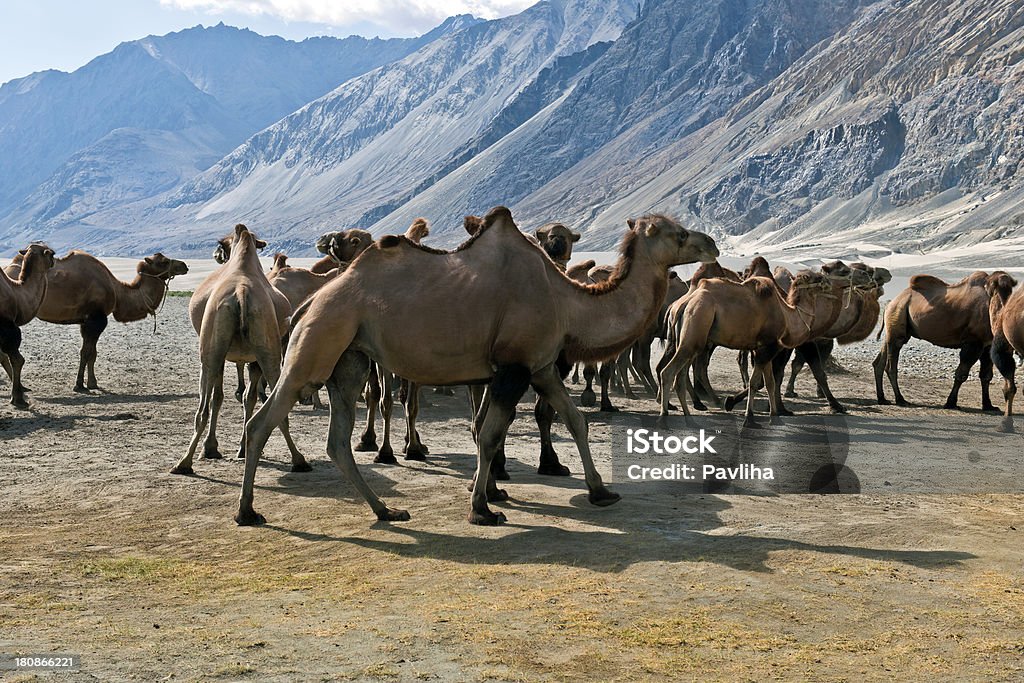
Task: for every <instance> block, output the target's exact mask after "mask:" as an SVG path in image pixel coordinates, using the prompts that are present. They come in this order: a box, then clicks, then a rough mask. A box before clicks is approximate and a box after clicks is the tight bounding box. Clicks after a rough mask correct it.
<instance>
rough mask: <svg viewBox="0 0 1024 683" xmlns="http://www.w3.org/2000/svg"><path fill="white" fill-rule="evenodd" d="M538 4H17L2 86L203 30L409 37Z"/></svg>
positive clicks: (5, 40)
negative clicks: (457, 17) (149, 40)
mask: <svg viewBox="0 0 1024 683" xmlns="http://www.w3.org/2000/svg"><path fill="white" fill-rule="evenodd" d="M535 1H536V0H94V1H91V2H81V1H80V0H29V1H23V0H12V1H4V2H3V3H2V5H0V83H6V82H7V81H9V80H11V79H14V78H20V77H22V76H27V75H28V74H30V73H33V72H35V71H43V70H45V69H59V70H61V71H74V70H75V69H77V68H78V67H80V66H83V65H85V64H86V63H87V62H88V61H89V60H91V59H92V58H94V57H98V56H99V55H101V54H105V53H107V52H110V51H111V50H112V49H114V47H116V46H117V45H118V44H119V43H122V42H125V41H128V40H136V39H138V38H142V37H144V36H147V35H163V34H165V33H170V32H171V31H179V30H181V29H183V28H188V27H190V26H195V25H197V24H203V25H204V26H212V25H214V24H216V23H218V22H221V21H223V22H224V23H225V24H230V25H232V26H238V27H243V28H249V29H252V30H253V31H256V32H257V33H261V34H264V35H279V36H283V37H285V38H290V39H292V40H301V39H303V38H308V37H309V36H323V35H330V36H339V37H344V36H348V35H351V34H353V33H355V34H359V35H364V36H367V37H372V36H378V35H379V36H381V37H394V36H412V35H419V34H421V33H425V32H426V31H429V30H430V29H431V28H433V27H434V26H436V25H438V24H440V23H441V22H442V21H443V20H444V19H445V18H446V17H449V16H452V15H454V14H465V13H469V14H474V15H476V16H478V17H482V18H485V19H493V18H495V17H499V16H506V15H508V14H514V13H515V12H518V11H520V10H522V9H525V8H526V7H527V6H529V5H531V4H533V2H535Z"/></svg>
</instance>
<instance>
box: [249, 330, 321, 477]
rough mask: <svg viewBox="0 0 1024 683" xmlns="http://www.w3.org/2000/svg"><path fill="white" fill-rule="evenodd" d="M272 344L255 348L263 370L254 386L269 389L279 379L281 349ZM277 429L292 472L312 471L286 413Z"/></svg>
mask: <svg viewBox="0 0 1024 683" xmlns="http://www.w3.org/2000/svg"><path fill="white" fill-rule="evenodd" d="M273 344H274V342H268V344H267V346H265V347H263V348H261V349H256V361H257V363H258V364H259V367H260V370H261V371H262V372H263V381H262V382H254V384H256V386H261V387H262V386H265V387H267V388H269V389H271V390H273V388H274V387H275V386H277V383H278V381H279V380H280V379H281V349H280V347H277V348H275V347H274V346H273ZM269 398H270V397H269V396H268V397H267V398H266V399H263V403H266V402H267V401H268V400H269ZM293 405H294V404H293ZM247 421H248V420H247ZM277 429H278V431H279V432H281V436H283V437H284V442H285V445H287V446H288V453H289V454H290V455H291V458H292V472H311V471H313V467H312V466H311V465H310V464H309V462H307V461H306V458H305V456H303V455H302V452H301V451H299V447H298V446H296V445H295V442H294V441H292V435H291V430H290V428H289V425H288V415H287V414H285V416H284V418H283V419H282V420H281V422H280V423H279V424H278V426H277Z"/></svg>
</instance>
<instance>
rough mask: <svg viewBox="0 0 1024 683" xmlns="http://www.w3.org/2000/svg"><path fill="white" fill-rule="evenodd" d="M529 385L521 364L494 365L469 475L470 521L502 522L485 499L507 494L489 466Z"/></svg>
mask: <svg viewBox="0 0 1024 683" xmlns="http://www.w3.org/2000/svg"><path fill="white" fill-rule="evenodd" d="M529 385H530V371H529V369H528V368H526V367H524V366H521V365H504V366H500V367H498V369H497V370H496V371H495V373H494V377H493V379H491V382H490V384H489V385H488V386H487V397H486V399H485V400H484V402H483V409H482V413H483V415H482V420H481V421H480V423H479V439H478V443H477V466H476V474H475V475H474V476H473V494H472V496H471V501H472V502H471V508H470V512H469V522H470V524H480V525H484V526H495V525H497V524H502V523H504V522H505V515H504V514H502V513H500V512H499V513H494V512H492V511H491V509H490V508H489V507H488V505H487V503H488V501H489V500H490V501H495V500H505V499H507V498H508V494H506V493H505V492H504V491H502V490H500V489H498V488H497V486H496V484H495V480H494V478H493V476H492V475H491V466H492V464H493V461H494V457H495V455H497V452H498V449H499V447H500V446H501V443H502V437H503V435H504V433H505V432H507V431H508V426H509V424H510V423H511V421H512V419H513V415H514V411H515V407H516V404H517V403H519V399H520V398H522V396H523V394H524V393H526V389H527V387H528V386H529Z"/></svg>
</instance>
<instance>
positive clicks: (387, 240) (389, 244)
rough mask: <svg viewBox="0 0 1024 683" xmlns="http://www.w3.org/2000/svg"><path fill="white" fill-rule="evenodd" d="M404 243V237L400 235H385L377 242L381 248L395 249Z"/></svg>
mask: <svg viewBox="0 0 1024 683" xmlns="http://www.w3.org/2000/svg"><path fill="white" fill-rule="evenodd" d="M401 243H402V238H401V237H399V236H398V235H384V236H383V237H381V238H380V240H378V242H377V244H379V245H380V247H381V249H393V248H395V247H397V246H398V245H399V244H401Z"/></svg>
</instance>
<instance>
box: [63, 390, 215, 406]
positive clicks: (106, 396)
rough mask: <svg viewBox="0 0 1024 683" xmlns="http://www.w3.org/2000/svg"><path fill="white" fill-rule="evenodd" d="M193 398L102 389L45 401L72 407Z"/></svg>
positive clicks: (184, 395) (160, 401)
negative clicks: (109, 391) (119, 392)
mask: <svg viewBox="0 0 1024 683" xmlns="http://www.w3.org/2000/svg"><path fill="white" fill-rule="evenodd" d="M189 398H195V395H194V394H115V393H108V392H106V391H104V390H102V389H99V390H94V391H93V392H91V393H87V394H75V395H74V396H55V397H52V398H47V399H45V401H46V403H53V404H55V405H63V406H73V405H80V404H85V403H87V404H117V403H129V404H131V403H171V402H173V401H180V400H182V399H189Z"/></svg>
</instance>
